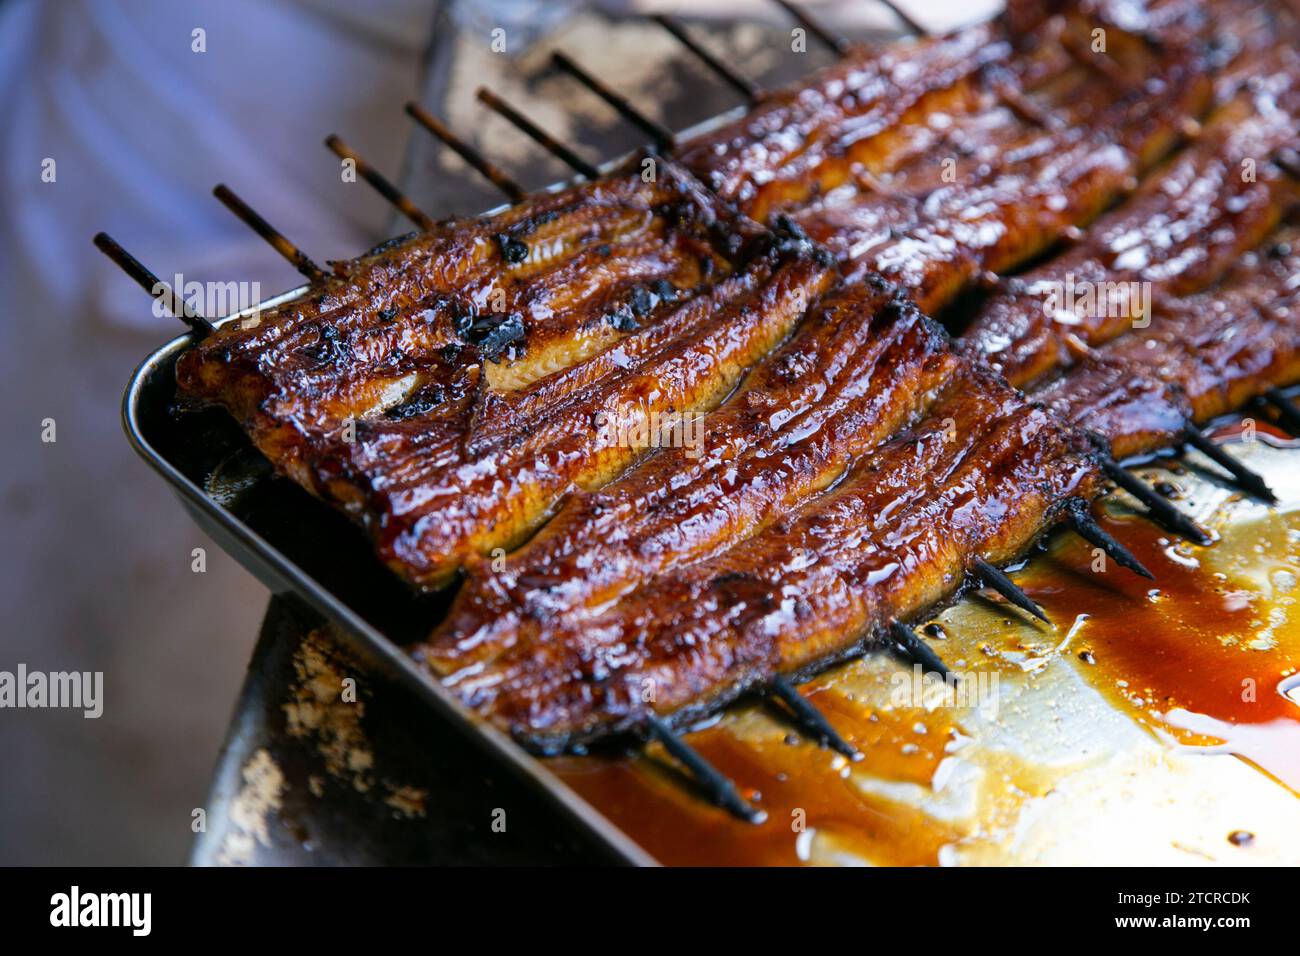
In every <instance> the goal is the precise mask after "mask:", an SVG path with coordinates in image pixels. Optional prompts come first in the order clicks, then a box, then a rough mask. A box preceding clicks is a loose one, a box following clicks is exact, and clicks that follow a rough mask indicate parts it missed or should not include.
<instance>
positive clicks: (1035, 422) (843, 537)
mask: <svg viewBox="0 0 1300 956" xmlns="http://www.w3.org/2000/svg"><path fill="white" fill-rule="evenodd" d="M1090 455H1091V453H1090V451H1089V450H1088V448H1087V446H1086V442H1085V441H1084V440H1083V439H1081V438H1079V437H1078V435H1077V434H1076V433H1074V432H1073V431H1071V430H1069V429H1066V428H1064V427H1062V426H1060V425H1058V424H1056V422H1055V421H1054V420H1053V419H1052V417H1051V416H1050V415H1049V414H1048V413H1047V412H1046V411H1044V410H1043V409H1041V408H1039V407H1036V406H1034V405H1031V404H1027V403H1026V402H1024V401H1023V399H1021V398H1020V397H1019V395H1018V394H1017V393H1015V392H1014V391H1013V390H1011V389H1010V388H1008V387H1006V386H1005V385H1003V384H1001V383H1000V381H999V380H998V379H997V378H996V376H993V375H991V374H989V373H986V372H983V371H981V370H979V369H978V368H975V367H973V366H970V365H966V366H965V367H964V369H963V371H962V373H961V374H958V375H955V376H953V378H952V379H950V384H949V387H948V388H947V389H946V390H945V391H944V393H943V395H942V397H941V398H940V399H939V400H938V401H937V402H936V403H935V404H934V405H933V406H932V407H931V409H930V412H929V414H928V415H927V416H926V417H925V418H924V420H923V421H921V422H920V423H919V424H917V425H916V426H914V427H913V428H911V429H908V430H905V431H904V432H903V433H901V434H900V435H898V436H897V437H895V438H893V439H891V440H890V441H889V442H887V443H886V444H885V445H884V446H882V447H881V448H880V449H879V450H878V451H877V452H875V453H874V454H872V455H870V456H868V457H866V458H865V459H864V460H863V461H861V462H860V463H858V464H857V465H856V466H855V467H854V468H853V469H852V471H851V472H850V473H849V474H848V475H847V476H846V478H845V479H844V480H843V481H842V482H840V483H839V484H838V485H836V486H835V487H834V488H833V489H831V490H830V491H828V492H826V493H824V494H823V495H821V496H819V497H817V498H815V499H813V500H812V501H810V502H808V503H807V504H805V505H804V506H803V507H802V508H800V509H797V510H795V511H792V512H790V513H788V514H784V515H782V516H780V518H779V519H778V520H777V521H776V522H775V523H773V524H771V525H769V526H768V527H767V528H765V529H764V530H762V531H761V532H759V533H757V534H755V535H753V536H752V537H750V538H748V539H746V540H745V541H743V542H741V543H740V544H739V545H737V546H736V547H734V548H732V549H731V550H729V551H726V552H723V553H722V554H720V555H718V556H716V557H713V558H710V559H707V560H705V561H702V562H697V563H695V564H692V565H688V566H685V567H681V568H678V569H676V570H673V571H671V572H668V573H666V574H661V575H659V576H657V577H655V578H654V579H653V580H652V581H650V582H649V583H648V584H646V585H645V586H644V587H642V588H640V589H638V590H637V591H634V592H632V593H631V594H630V595H627V596H625V597H624V598H623V599H622V600H620V601H618V602H616V603H614V604H613V605H612V606H611V607H610V608H608V609H606V610H603V611H602V612H600V613H598V614H595V615H592V616H581V617H575V616H568V617H561V618H558V619H557V620H555V621H553V622H551V623H550V624H549V625H548V626H545V627H542V628H539V629H538V630H537V631H536V632H535V633H531V634H529V635H527V636H526V637H522V638H521V639H520V640H518V641H517V642H515V643H514V644H512V645H511V646H509V647H508V648H507V649H505V650H504V651H503V652H502V653H500V654H499V655H497V656H496V657H495V658H494V659H492V660H491V661H490V662H488V663H486V664H483V665H482V666H479V667H477V668H474V669H472V670H471V671H469V672H467V673H465V674H464V675H462V676H461V679H460V680H459V681H458V683H457V690H458V691H459V693H460V694H461V695H462V698H463V699H464V700H465V701H466V702H467V703H469V704H471V705H472V706H474V707H476V708H477V709H479V711H480V712H481V713H484V714H485V715H487V716H489V717H490V718H492V719H493V720H494V721H496V722H497V723H499V724H501V725H502V726H505V727H509V728H510V729H511V730H512V732H513V733H514V734H515V735H516V737H517V738H518V739H520V740H521V741H522V742H523V743H525V744H526V745H527V746H529V747H531V748H532V749H534V750H537V751H539V752H544V753H545V752H553V751H556V750H560V749H564V748H566V747H572V746H575V745H579V744H582V743H584V742H586V741H588V740H590V739H593V738H595V737H599V736H602V735H605V734H608V733H613V732H617V731H620V730H627V729H630V728H633V727H636V726H638V725H639V724H640V723H642V722H643V721H644V720H645V718H646V715H647V714H648V713H650V712H653V713H655V714H657V715H659V716H662V717H668V718H671V719H673V720H675V721H678V722H681V721H685V720H689V719H690V718H691V717H692V716H693V715H696V714H699V713H701V712H703V711H705V710H708V709H711V708H713V707H716V706H720V705H722V704H725V703H726V702H727V701H729V700H731V699H732V698H734V697H735V696H736V695H737V694H739V693H742V692H744V691H745V690H746V689H748V688H752V687H755V686H760V685H762V684H763V683H765V682H766V681H768V680H770V679H771V678H772V677H773V676H775V675H778V674H793V673H798V672H800V671H802V670H804V669H806V668H808V667H810V666H813V665H816V664H818V663H820V662H824V661H827V660H834V659H836V658H837V657H839V656H843V655H844V654H847V653H852V652H853V651H854V650H855V649H857V648H859V647H860V646H862V644H863V642H864V641H865V642H868V643H870V642H873V641H874V640H876V639H877V638H878V637H879V636H880V635H881V634H882V633H883V631H884V630H885V629H886V628H887V627H888V625H889V622H890V621H891V620H893V619H894V618H900V619H906V618H907V617H909V616H911V615H913V614H916V613H919V612H921V611H922V610H924V609H925V608H928V607H930V606H931V605H933V604H934V603H935V602H936V601H939V600H940V599H942V598H943V597H945V596H946V595H949V594H951V593H953V592H954V591H955V590H956V589H957V588H958V587H960V585H961V584H962V582H963V580H964V578H965V573H966V571H967V570H968V569H969V567H970V564H971V562H972V561H973V559H974V558H975V557H976V556H983V557H987V558H988V559H990V560H993V561H1004V560H1006V559H1008V558H1010V557H1011V556H1013V555H1015V554H1018V553H1020V552H1021V551H1022V550H1023V549H1024V548H1026V547H1027V546H1028V545H1029V544H1030V543H1031V542H1032V541H1033V539H1034V538H1035V537H1036V536H1037V535H1038V534H1040V533H1041V532H1042V530H1043V529H1044V527H1046V526H1048V525H1050V524H1051V522H1052V518H1053V516H1054V515H1055V514H1056V513H1057V512H1058V510H1059V509H1060V508H1062V507H1063V506H1064V503H1065V502H1066V501H1067V500H1068V499H1071V498H1072V497H1075V496H1091V495H1092V494H1094V493H1095V492H1096V490H1097V489H1098V487H1099V484H1098V472H1097V470H1096V467H1095V465H1094V463H1093V461H1092V459H1091V457H1090ZM423 654H424V649H423V648H421V649H420V650H418V651H417V657H420V656H422V655H423Z"/></svg>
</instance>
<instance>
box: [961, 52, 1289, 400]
mask: <svg viewBox="0 0 1300 956" xmlns="http://www.w3.org/2000/svg"><path fill="white" fill-rule="evenodd" d="M1263 63H1264V64H1266V65H1267V66H1268V67H1269V69H1268V70H1267V71H1266V72H1264V73H1262V74H1260V75H1259V76H1258V77H1257V78H1256V79H1255V80H1254V81H1252V82H1250V83H1248V84H1247V85H1246V86H1245V87H1244V88H1242V89H1241V90H1240V91H1238V92H1237V94H1236V95H1235V96H1233V98H1232V99H1231V100H1229V101H1228V102H1227V103H1225V104H1224V105H1223V106H1221V107H1219V108H1218V109H1217V110H1216V111H1215V113H1214V114H1213V116H1212V118H1211V119H1210V121H1209V122H1208V123H1207V125H1206V126H1205V129H1204V132H1203V134H1202V135H1201V137H1200V138H1199V139H1198V141H1197V142H1196V143H1194V144H1193V145H1192V146H1190V147H1189V148H1188V149H1186V150H1185V151H1184V152H1182V153H1181V154H1179V155H1178V156H1177V157H1175V158H1174V159H1173V160H1172V161H1171V162H1170V163H1169V164H1168V165H1167V166H1165V167H1164V168H1163V169H1161V170H1160V171H1159V172H1158V173H1157V174H1156V175H1153V176H1152V177H1151V178H1149V179H1148V180H1147V181H1146V182H1145V183H1144V184H1143V185H1142V187H1141V188H1140V189H1139V191H1138V193H1137V194H1136V195H1135V196H1134V197H1133V198H1131V199H1130V200H1129V202H1128V203H1126V204H1125V205H1123V206H1121V207H1120V208H1119V209H1118V210H1116V211H1115V212H1112V213H1110V214H1109V215H1107V216H1104V217H1103V218H1102V219H1101V220H1099V221H1098V222H1097V223H1096V224H1095V225H1094V226H1093V228H1092V229H1091V230H1090V231H1089V233H1088V235H1087V236H1086V237H1085V238H1084V240H1083V241H1081V242H1080V243H1078V244H1077V245H1076V246H1074V247H1073V248H1072V249H1070V250H1068V251H1067V252H1065V253H1064V254H1063V255H1061V256H1059V257H1057V258H1056V259H1053V260H1052V261H1050V262H1048V263H1047V264H1045V265H1043V266H1041V267H1039V268H1037V269H1034V270H1032V271H1031V272H1029V273H1027V274H1026V275H1024V276H1021V277H1015V278H1012V279H1009V280H1006V281H1005V282H1004V290H1003V291H1001V292H1000V293H998V294H997V295H994V296H993V297H992V298H991V299H990V300H989V301H988V302H987V303H985V304H984V306H983V308H982V309H981V312H980V314H979V316H978V317H977V319H976V320H975V322H974V323H972V325H971V327H970V328H969V329H968V330H967V332H966V334H965V336H964V337H963V338H964V340H965V343H966V346H967V347H968V348H970V349H971V350H972V351H973V352H975V353H976V354H978V355H980V356H982V357H983V358H984V359H985V360H986V361H987V362H988V363H989V364H990V365H991V366H992V367H993V368H995V369H997V370H998V371H1000V372H1002V373H1003V374H1004V375H1006V377H1007V378H1008V380H1009V381H1011V383H1012V384H1014V385H1023V384H1026V383H1028V382H1032V381H1033V380H1035V379H1036V378H1038V377H1040V376H1041V375H1043V374H1045V373H1046V372H1048V371H1050V370H1051V369H1053V368H1055V367H1056V366H1058V365H1062V364H1067V363H1069V362H1070V361H1071V356H1072V355H1073V354H1082V353H1084V352H1086V347H1087V346H1089V345H1097V344H1100V343H1103V342H1106V341H1108V340H1109V339H1112V338H1114V337H1115V336H1117V335H1120V334H1122V333H1123V332H1124V331H1125V330H1126V329H1128V328H1130V327H1132V326H1133V324H1134V322H1135V321H1137V322H1138V323H1139V324H1141V323H1142V322H1145V321H1147V320H1148V319H1149V316H1143V315H1142V314H1141V312H1142V309H1143V307H1144V302H1145V299H1146V298H1147V297H1146V296H1119V295H1111V296H1110V301H1104V302H1101V303H1100V304H1098V303H1096V302H1093V303H1092V304H1091V305H1090V306H1089V307H1088V308H1085V309H1083V310H1082V314H1080V311H1079V310H1078V309H1071V308H1069V307H1068V304H1067V303H1066V302H1065V301H1064V299H1065V295H1066V294H1067V293H1068V294H1070V295H1071V296H1072V297H1073V296H1078V297H1080V298H1082V297H1084V295H1085V293H1087V292H1093V293H1101V294H1104V293H1106V292H1108V291H1109V292H1112V293H1114V292H1125V291H1127V290H1129V289H1139V290H1140V289H1141V286H1139V285H1130V284H1137V283H1142V284H1145V286H1146V290H1147V291H1148V292H1149V298H1150V300H1151V301H1152V302H1160V301H1161V300H1163V299H1165V298H1167V297H1174V296H1181V295H1187V294H1189V293H1192V292H1196V291H1198V290H1200V289H1204V288H1206V287H1208V286H1209V285H1211V284H1212V283H1213V282H1215V281H1216V280H1217V279H1218V278H1219V277H1220V276H1222V275H1223V273H1224V272H1225V271H1226V270H1227V269H1228V268H1229V266H1230V265H1231V264H1232V262H1233V261H1234V260H1235V259H1236V258H1237V257H1239V256H1240V255H1241V254H1242V253H1244V252H1246V251H1248V250H1249V249H1251V248H1253V247H1254V246H1256V245H1257V244H1258V243H1259V242H1260V241H1262V239H1263V238H1264V237H1266V236H1267V235H1268V234H1269V233H1270V232H1272V230H1273V229H1274V228H1275V227H1276V226H1277V225H1278V223H1279V222H1280V221H1281V220H1282V219H1283V217H1284V216H1285V215H1286V214H1287V213H1288V211H1289V209H1290V208H1292V207H1293V206H1294V205H1295V204H1296V203H1297V202H1300V185H1297V183H1296V182H1295V180H1294V179H1293V178H1291V177H1290V176H1288V175H1287V174H1286V173H1284V172H1283V171H1282V170H1280V169H1279V168H1277V167H1276V166H1275V165H1273V163H1272V162H1270V157H1271V156H1272V155H1273V154H1274V152H1275V151H1276V150H1278V149H1280V148H1283V147H1288V146H1291V145H1292V144H1300V138H1298V137H1300V134H1298V133H1297V130H1298V129H1300V55H1298V54H1297V53H1296V51H1295V50H1294V49H1286V48H1278V49H1276V50H1275V51H1273V54H1272V55H1270V56H1268V57H1266V58H1264V60H1263ZM1094 297H1095V296H1094ZM1085 301H1086V300H1085Z"/></svg>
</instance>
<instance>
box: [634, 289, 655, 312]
mask: <svg viewBox="0 0 1300 956" xmlns="http://www.w3.org/2000/svg"><path fill="white" fill-rule="evenodd" d="M628 304H629V305H631V306H632V311H633V312H634V313H636V315H637V317H638V318H640V317H643V316H646V315H649V313H650V310H651V309H653V308H654V299H653V297H652V296H651V295H650V292H649V290H648V289H646V287H645V286H642V285H634V286H633V287H632V294H631V296H630V297H629V298H628Z"/></svg>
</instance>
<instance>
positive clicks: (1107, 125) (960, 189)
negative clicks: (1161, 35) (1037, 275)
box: [793, 56, 1211, 313]
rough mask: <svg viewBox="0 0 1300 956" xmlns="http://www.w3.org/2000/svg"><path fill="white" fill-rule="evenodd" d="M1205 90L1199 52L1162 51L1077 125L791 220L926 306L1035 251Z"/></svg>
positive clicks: (1165, 137) (1080, 214)
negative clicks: (1153, 69)
mask: <svg viewBox="0 0 1300 956" xmlns="http://www.w3.org/2000/svg"><path fill="white" fill-rule="evenodd" d="M1090 88H1092V89H1096V88H1097V84H1096V82H1095V80H1094V82H1093V83H1092V84H1091V85H1090ZM1103 88H1104V85H1103ZM1153 89H1154V90H1155V91H1156V92H1154V93H1153V92H1152V90H1153ZM1210 90H1211V84H1210V81H1209V78H1208V73H1207V69H1206V65H1205V63H1204V62H1203V61H1201V60H1198V59H1188V58H1184V57H1181V56H1180V57H1171V58H1170V62H1168V63H1165V64H1162V65H1161V67H1160V68H1159V70H1158V73H1157V75H1156V76H1155V77H1153V78H1152V79H1151V80H1149V81H1148V83H1147V84H1143V85H1141V86H1140V87H1139V88H1137V89H1134V90H1128V91H1125V92H1123V93H1122V94H1120V95H1119V96H1118V98H1116V99H1114V100H1113V101H1112V102H1111V103H1110V104H1109V105H1106V106H1104V107H1103V108H1101V109H1099V110H1097V111H1095V112H1094V113H1093V116H1094V119H1093V120H1091V121H1089V122H1088V123H1079V124H1070V125H1067V126H1065V127H1064V128H1061V129H1048V130H1031V131H1028V132H1021V134H1020V136H1019V137H1018V138H1017V139H1015V140H1012V141H1010V142H1006V143H1005V144H1003V143H998V142H997V138H996V137H995V139H994V145H995V146H998V147H1000V148H999V150H998V151H999V153H1000V158H998V159H990V160H989V161H987V162H984V163H976V164H973V165H972V168H971V169H970V170H963V169H962V168H961V164H960V162H957V166H956V167H955V168H954V172H953V174H952V175H953V176H954V177H955V179H954V181H953V182H943V181H939V182H937V183H933V182H930V183H925V182H924V179H925V177H921V176H917V177H915V178H917V179H919V180H921V182H919V183H912V184H911V191H903V192H894V191H886V192H879V191H872V190H871V189H866V190H858V191H854V192H852V193H848V192H844V193H841V194H837V195H833V196H827V197H826V198H825V200H824V201H822V202H820V203H816V204H814V205H812V206H810V207H808V208H806V209H803V210H800V211H799V212H797V213H795V214H794V216H793V218H794V219H795V221H796V222H797V223H798V224H799V226H800V227H801V228H803V229H804V230H805V231H806V232H807V233H808V235H809V236H810V237H811V238H812V239H813V240H814V241H816V242H819V243H823V244H824V245H826V246H827V248H829V249H830V250H831V251H832V252H833V253H835V255H836V256H837V257H838V258H839V259H840V260H841V262H842V264H843V269H844V270H845V273H846V276H847V277H849V278H854V277H856V276H858V275H861V274H863V273H864V272H866V271H870V272H878V273H880V274H882V275H884V276H885V277H886V278H888V279H889V280H890V281H893V282H895V283H897V284H899V285H901V286H903V287H904V288H907V289H909V290H911V292H912V296H913V299H914V300H915V301H916V303H917V304H918V305H919V306H920V307H921V309H922V310H923V311H925V312H929V313H932V312H934V311H935V310H937V309H939V308H940V307H942V306H943V305H945V304H947V303H949V302H950V301H952V299H953V298H954V297H955V296H956V295H957V294H958V293H960V292H961V291H962V290H963V289H965V288H967V287H969V286H970V285H971V284H973V283H974V282H975V281H976V280H979V279H982V278H983V277H984V276H985V275H986V274H987V273H989V272H1006V271H1008V270H1010V269H1013V268H1015V267H1017V266H1019V265H1021V264H1022V263H1024V262H1025V261H1027V260H1029V259H1031V258H1032V257H1034V256H1036V255H1038V254H1040V253H1042V252H1045V251H1046V250H1048V249H1049V248H1051V247H1052V246H1053V245H1054V244H1055V243H1057V242H1058V241H1059V240H1061V239H1062V237H1064V236H1066V235H1068V234H1069V233H1070V232H1071V231H1072V230H1075V229H1077V228H1078V227H1080V226H1082V225H1086V224H1087V223H1089V222H1090V221H1092V220H1093V219H1094V218H1095V217H1096V216H1097V215H1099V214H1100V213H1101V212H1103V211H1104V210H1105V209H1106V208H1107V207H1108V206H1110V205H1111V204H1112V203H1113V202H1114V201H1115V200H1116V199H1118V198H1119V197H1120V196H1122V195H1124V194H1125V193H1126V192H1127V191H1129V190H1131V189H1132V188H1133V187H1134V185H1135V184H1136V182H1137V176H1138V175H1139V174H1141V173H1143V172H1144V171H1146V170H1148V169H1149V168H1150V167H1151V166H1152V165H1153V164H1154V163H1155V162H1156V161H1157V160H1158V159H1159V158H1161V157H1163V156H1164V155H1165V154H1166V153H1167V152H1168V151H1169V150H1170V149H1171V148H1172V147H1173V146H1174V144H1175V143H1176V142H1177V140H1178V139H1179V138H1180V136H1181V135H1182V129H1183V125H1184V124H1183V120H1185V119H1186V118H1189V117H1195V116H1199V115H1200V113H1201V111H1202V110H1203V108H1204V106H1205V104H1206V103H1207V102H1208V97H1209V94H1210ZM1094 123H1095V125H1094ZM926 165H927V166H928V167H929V169H930V170H931V173H930V176H931V177H932V178H935V177H939V176H941V175H942V173H941V163H939V162H937V161H936V158H935V157H927V159H926ZM886 188H887V189H890V188H891V187H886Z"/></svg>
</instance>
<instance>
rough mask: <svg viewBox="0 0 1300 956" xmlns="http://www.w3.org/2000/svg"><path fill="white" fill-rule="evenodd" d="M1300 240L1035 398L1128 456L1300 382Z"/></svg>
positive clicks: (1291, 236)
mask: <svg viewBox="0 0 1300 956" xmlns="http://www.w3.org/2000/svg"><path fill="white" fill-rule="evenodd" d="M1295 239H1296V234H1295V232H1294V231H1291V230H1287V231H1284V232H1283V233H1282V234H1281V235H1279V236H1278V237H1277V238H1276V239H1275V240H1273V241H1270V242H1269V243H1268V244H1267V245H1266V246H1265V247H1264V248H1262V249H1261V250H1259V251H1258V252H1256V253H1253V254H1252V255H1250V256H1248V257H1246V260H1245V261H1244V262H1242V263H1239V264H1238V266H1237V268H1236V270H1235V272H1234V274H1233V275H1232V276H1231V277H1230V278H1229V279H1228V280H1227V281H1225V283H1224V284H1223V285H1222V286H1220V287H1219V288H1217V289H1215V290H1213V291H1211V292H1205V293H1201V294H1198V295H1193V296H1187V297H1183V298H1179V299H1175V300H1173V301H1171V302H1167V303H1165V304H1164V305H1163V307H1161V308H1158V309H1157V310H1156V312H1155V314H1154V316H1153V318H1152V321H1151V325H1150V327H1149V328H1146V329H1142V330H1139V331H1133V332H1130V333H1129V334H1128V335H1126V336H1124V337H1123V338H1120V339H1117V340H1116V341H1114V342H1112V343H1110V344H1109V345H1106V346H1104V347H1102V348H1100V349H1097V350H1096V351H1093V352H1091V353H1090V354H1088V355H1087V356H1086V357H1084V358H1082V359H1081V360H1080V361H1079V363H1078V364H1077V365H1076V366H1075V367H1073V368H1071V369H1070V370H1069V371H1067V372H1066V373H1065V374H1063V375H1060V376H1058V377H1057V378H1055V379H1053V380H1052V381H1050V382H1047V383H1044V384H1043V385H1042V386H1041V387H1040V388H1039V389H1038V390H1037V391H1036V392H1035V393H1034V397H1035V398H1036V399H1039V400H1041V401H1043V402H1044V403H1046V404H1047V406H1048V407H1049V408H1050V409H1051V410H1052V411H1053V412H1055V413H1056V414H1058V415H1060V416H1061V418H1062V419H1063V420H1065V421H1068V422H1071V423H1073V424H1076V425H1078V426H1079V427H1081V428H1083V429H1086V430H1087V431H1089V432H1092V433H1094V434H1097V435H1100V436H1101V437H1102V438H1104V439H1105V440H1106V441H1107V442H1108V443H1109V444H1110V448H1111V453H1112V454H1113V455H1114V456H1115V457H1117V458H1124V457H1127V456H1130V455H1135V454H1140V453H1142V452H1146V451H1151V450H1153V449H1157V448H1162V447H1166V446H1168V445H1171V444H1177V443H1178V441H1179V439H1178V436H1179V434H1180V433H1181V432H1182V430H1183V427H1184V423H1185V422H1187V421H1193V422H1197V423H1200V422H1207V421H1210V420H1211V419H1213V418H1217V417H1218V416H1220V415H1223V414H1225V413H1227V412H1230V411H1232V410H1233V409H1236V408H1240V407H1241V406H1242V405H1244V404H1245V403H1246V402H1247V401H1249V400H1250V399H1252V398H1254V397H1256V396H1257V395H1260V394H1262V393H1263V392H1265V391H1266V390H1268V389H1269V388H1272V387H1274V386H1279V385H1289V384H1291V383H1293V382H1295V381H1298V380H1300V254H1297V252H1296V250H1297V248H1300V247H1297V246H1296V245H1295V242H1294V240H1295Z"/></svg>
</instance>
